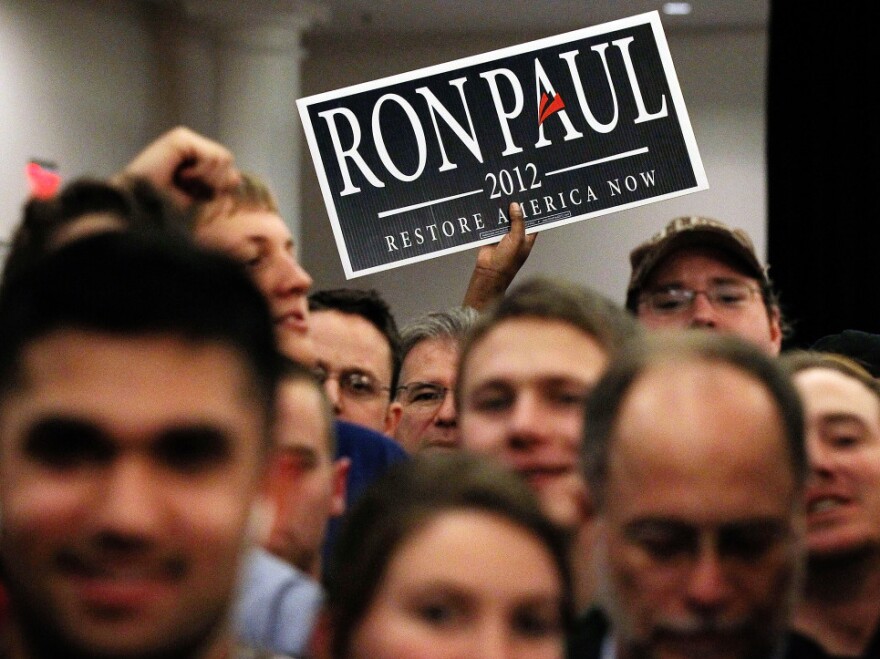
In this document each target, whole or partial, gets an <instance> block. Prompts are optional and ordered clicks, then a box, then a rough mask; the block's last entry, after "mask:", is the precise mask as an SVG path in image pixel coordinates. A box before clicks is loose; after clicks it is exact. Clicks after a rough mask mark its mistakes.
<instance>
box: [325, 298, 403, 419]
mask: <svg viewBox="0 0 880 659" xmlns="http://www.w3.org/2000/svg"><path fill="white" fill-rule="evenodd" d="M309 312H310V313H311V326H312V329H311V335H312V342H313V343H314V344H315V351H316V354H317V356H316V363H317V369H316V370H317V373H318V378H319V379H320V380H321V382H322V383H323V385H324V391H326V392H327V397H328V398H329V399H330V402H331V403H332V405H333V411H334V413H335V414H336V416H337V417H338V418H340V419H342V420H344V421H350V422H351V423H357V424H360V425H362V426H364V427H366V428H372V429H373V430H377V431H379V432H382V433H385V434H386V435H388V436H389V437H390V436H393V435H394V431H395V430H396V428H397V423H398V421H400V409H399V408H397V407H396V406H394V407H392V405H391V401H392V398H393V397H394V392H395V391H396V389H397V377H398V374H399V372H400V334H399V333H398V331H397V323H396V322H395V320H394V316H393V315H392V313H391V309H390V308H389V307H388V304H387V303H386V302H385V300H383V299H382V298H381V296H380V295H379V293H378V292H377V291H375V290H360V289H357V288H339V289H332V290H323V291H316V292H314V293H312V294H311V295H309Z"/></svg>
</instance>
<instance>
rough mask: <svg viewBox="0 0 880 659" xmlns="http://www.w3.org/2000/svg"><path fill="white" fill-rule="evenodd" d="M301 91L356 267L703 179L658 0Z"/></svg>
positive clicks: (690, 188) (336, 218)
mask: <svg viewBox="0 0 880 659" xmlns="http://www.w3.org/2000/svg"><path fill="white" fill-rule="evenodd" d="M297 105H298V107H299V112H300V116H301V117H302V121H303V127H304V129H305V133H306V137H307V140H308V144H309V149H310V152H311V154H312V158H313V159H314V162H315V169H316V171H317V174H318V179H319V180H320V183H321V188H322V192H323V195H324V201H325V203H326V205H327V210H328V213H329V215H330V221H331V222H332V224H333V231H334V234H335V237H336V244H337V247H338V248H339V253H340V256H341V258H342V263H343V266H344V268H345V274H346V277H347V278H349V279H350V278H352V277H358V276H361V275H366V274H370V273H373V272H378V271H381V270H386V269H388V268H393V267H397V266H401V265H405V264H408V263H414V262H416V261H422V260H425V259H429V258H434V257H437V256H441V255H443V254H448V253H451V252H457V251H460V250H463V249H468V248H471V247H476V246H478V245H485V244H487V243H491V242H496V241H498V240H500V239H501V237H502V236H503V235H504V234H505V233H506V232H507V231H508V229H509V221H508V206H509V204H510V202H511V201H517V202H519V203H520V204H521V206H522V209H523V212H524V213H525V218H526V227H527V231H528V232H530V233H531V232H533V231H539V230H543V229H549V228H551V227H558V226H561V225H563V224H568V223H570V222H576V221H579V220H583V219H587V218H591V217H596V216H599V215H604V214H607V213H611V212H614V211H617V210H622V209H625V208H632V207H634V206H639V205H642V204H647V203H650V202H654V201H660V200H662V199H669V198H670V197H675V196H678V195H683V194H687V193H690V192H696V191H698V190H704V189H706V188H707V187H708V183H707V181H706V175H705V172H704V170H703V165H702V161H701V160H700V155H699V152H698V150H697V145H696V141H695V140H694V136H693V131H692V129H691V125H690V120H689V119H688V115H687V110H686V108H685V105H684V100H683V98H682V95H681V89H680V88H679V85H678V80H677V79H676V76H675V70H674V68H673V65H672V58H671V57H670V54H669V49H668V47H667V44H666V38H665V35H664V33H663V27H662V25H661V23H660V17H659V15H658V14H657V12H650V13H646V14H640V15H638V16H633V17H630V18H627V19H622V20H618V21H613V22H611V23H605V24H602V25H597V26H594V27H590V28H586V29H583V30H578V31H575V32H570V33H567V34H563V35H560V36H556V37H551V38H547V39H541V40H539V41H533V42H531V43H527V44H523V45H519V46H515V47H511V48H504V49H502V50H497V51H494V52H491V53H487V54H483V55H479V56H476V57H468V58H465V59H461V60H457V61H455V62H450V63H447V64H443V65H439V66H433V67H429V68H425V69H421V70H418V71H412V72H409V73H405V74H402V75H397V76H392V77H389V78H384V79H381V80H375V81H373V82H369V83H365V84H360V85H355V86H352V87H347V88H345V89H341V90H336V91H333V92H327V93H323V94H317V95H314V96H309V97H307V98H302V99H300V100H298V101H297Z"/></svg>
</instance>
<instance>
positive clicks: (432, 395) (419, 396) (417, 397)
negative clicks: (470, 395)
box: [397, 382, 452, 410]
mask: <svg viewBox="0 0 880 659" xmlns="http://www.w3.org/2000/svg"><path fill="white" fill-rule="evenodd" d="M450 391H452V389H450V388H449V387H441V386H440V385H439V384H431V383H430V382H410V383H409V384H406V385H403V386H400V387H398V388H397V396H398V398H400V399H401V400H402V401H403V403H404V404H405V405H411V406H413V407H415V408H416V409H419V410H433V409H436V408H438V407H440V406H441V405H442V404H443V401H444V400H446V394H448V393H449V392H450Z"/></svg>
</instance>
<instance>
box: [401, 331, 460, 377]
mask: <svg viewBox="0 0 880 659" xmlns="http://www.w3.org/2000/svg"><path fill="white" fill-rule="evenodd" d="M458 351H459V344H458V342H457V341H456V340H455V339H453V338H452V337H434V336H432V337H428V338H425V339H422V340H421V341H419V342H418V343H417V344H416V345H414V346H413V347H412V348H411V349H410V351H409V352H407V353H406V357H404V358H403V362H402V364H401V367H400V373H401V382H403V383H404V384H405V383H406V380H407V379H416V380H420V381H431V379H432V378H434V379H436V378H438V377H444V378H448V377H452V378H454V377H455V372H456V370H457V369H458Z"/></svg>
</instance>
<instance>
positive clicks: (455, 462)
mask: <svg viewBox="0 0 880 659" xmlns="http://www.w3.org/2000/svg"><path fill="white" fill-rule="evenodd" d="M456 510H476V511H482V512H487V513H490V514H494V515H499V516H500V517H502V518H504V519H506V520H509V521H510V522H512V523H514V524H516V525H517V526H519V527H521V528H523V529H525V530H526V531H528V532H529V533H531V535H533V536H534V537H535V538H536V539H538V540H539V541H540V542H541V544H542V545H543V546H544V547H545V548H546V549H547V551H548V552H549V553H550V554H551V556H552V558H553V562H554V564H555V566H556V569H557V570H558V572H559V577H560V580H561V582H562V583H563V593H564V598H563V610H562V616H563V619H564V621H565V622H566V624H569V623H570V621H571V606H572V603H571V602H572V599H571V598H572V594H571V579H570V573H569V567H568V559H567V545H566V542H565V539H564V536H563V535H562V531H560V530H559V529H557V528H556V527H555V526H554V525H553V524H552V523H551V522H550V521H549V520H548V519H547V518H546V517H545V516H544V514H543V513H542V512H541V508H540V505H539V504H538V501H537V499H536V498H535V495H534V493H533V492H532V491H531V489H530V488H529V487H528V485H526V483H525V482H524V481H522V479H520V478H519V477H518V476H517V475H516V474H514V473H512V472H510V471H509V470H506V469H503V468H502V467H500V466H499V465H496V464H495V463H493V462H491V461H490V460H489V459H488V458H485V457H482V456H477V455H474V454H469V453H464V452H461V453H449V454H433V455H422V456H417V457H415V458H413V459H412V460H407V461H404V462H399V463H396V464H395V465H393V466H392V467H390V468H389V470H388V471H387V472H386V473H385V474H383V475H382V476H380V477H379V479H377V480H376V481H374V483H373V484H371V485H370V487H368V488H367V490H365V492H364V494H363V495H361V497H360V498H359V499H358V501H357V503H356V504H355V506H354V508H352V510H351V511H350V512H349V513H348V514H347V515H346V517H345V519H344V522H343V526H342V530H341V532H340V535H339V538H338V540H337V541H336V545H335V548H334V554H333V566H334V567H333V569H332V570H331V571H330V572H329V574H330V575H331V578H330V579H329V581H328V584H327V597H328V607H329V611H330V616H331V621H332V638H331V656H332V657H334V659H343V658H344V657H347V656H348V654H349V651H350V646H351V640H352V636H353V634H354V632H355V630H356V628H357V627H358V625H359V624H360V622H361V621H362V620H363V618H364V616H365V615H366V613H367V611H368V610H369V608H370V605H371V604H372V601H373V599H374V598H375V596H376V593H377V592H378V591H379V588H380V586H381V584H382V581H383V580H384V578H385V574H386V572H387V569H388V565H389V564H390V563H391V561H392V559H393V557H394V555H395V554H396V552H397V550H398V549H399V548H400V547H401V545H403V544H404V543H405V542H406V541H407V540H408V539H409V538H410V537H412V535H413V534H415V533H417V532H418V531H419V530H420V529H422V528H424V526H425V525H426V524H428V523H429V522H430V521H431V520H433V519H434V518H436V517H437V516H438V515H441V514H443V513H445V512H449V511H456Z"/></svg>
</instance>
